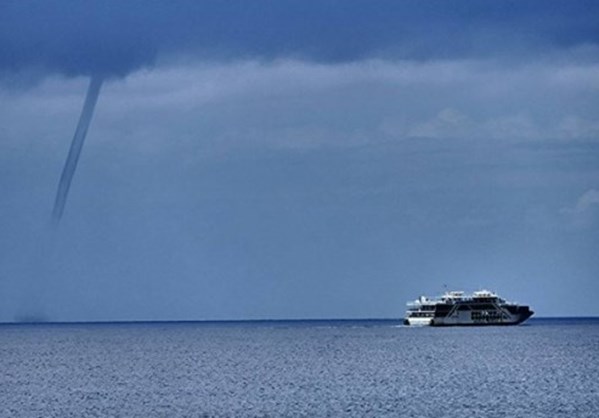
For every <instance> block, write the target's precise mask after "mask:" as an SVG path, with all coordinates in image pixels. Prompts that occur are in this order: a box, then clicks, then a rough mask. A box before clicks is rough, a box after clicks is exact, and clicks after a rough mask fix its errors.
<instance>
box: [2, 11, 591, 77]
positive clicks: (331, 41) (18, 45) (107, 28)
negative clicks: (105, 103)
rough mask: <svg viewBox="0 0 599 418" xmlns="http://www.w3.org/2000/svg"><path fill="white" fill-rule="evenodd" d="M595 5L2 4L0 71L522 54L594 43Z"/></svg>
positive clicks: (121, 71)
mask: <svg viewBox="0 0 599 418" xmlns="http://www.w3.org/2000/svg"><path fill="white" fill-rule="evenodd" d="M597 16H599V3H598V2H595V1H587V0H583V1H571V0H560V1H540V0H529V1H493V2H491V1H478V2H472V1H451V2H448V1H440V0H437V1H416V0H413V1H402V2H400V1H394V0H381V1H375V2H373V1H369V0H318V1H316V0H285V1H282V0H262V1H246V0H230V1H218V0H206V1H188V0H180V1H137V0H131V1H115V0H108V1H66V0H58V1H48V2H41V1H23V0H19V1H9V0H6V1H3V2H1V3H0V73H4V74H5V75H6V74H15V73H18V72H19V71H22V70H25V69H27V70H28V71H36V70H37V71H38V72H39V73H45V72H58V73H63V74H66V75H92V74H96V75H104V76H122V75H126V74H127V73H129V72H131V71H133V70H135V69H138V68H140V67H142V66H147V65H152V63H154V61H155V59H156V57H157V56H158V55H159V54H163V55H168V54H191V55H193V56H195V57H199V58H204V59H212V60H214V59H217V60H222V59H232V58H235V59H243V58H252V59H256V58H258V59H273V58H277V57H292V58H299V59H308V60H316V61H321V62H339V61H352V60H358V59H363V58H389V59H418V60H425V59H435V58H469V57H480V56H483V57H485V56H516V57H518V56H528V55H529V54H531V53H539V52H543V51H547V50H551V49H555V48H571V47H575V46H577V45H588V44H596V43H598V40H599V24H598V22H599V19H597Z"/></svg>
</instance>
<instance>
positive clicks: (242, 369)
mask: <svg viewBox="0 0 599 418" xmlns="http://www.w3.org/2000/svg"><path fill="white" fill-rule="evenodd" d="M0 416H2V417H13V416H14V417H68V416H74V417H75V416H76V417H81V416H122V417H146V418H147V417H161V416H164V417H167V416H168V417H171V416H189V417H196V416H235V417H237V416H273V417H286V416H310V417H312V416H376V417H381V416H392V417H397V416H406V417H460V418H463V417H469V416H480V417H598V416H599V320H596V319H594V320H582V319H579V320H538V319H537V320H531V321H530V322H529V323H528V324H527V325H524V326H518V327H488V328H407V327H401V326H395V324H394V323H393V322H388V321H370V322H288V323H281V322H277V323H228V324H226V323H224V324H223V323H221V324H206V323H204V324H202V323H162V324H160V323H158V324H95V325H93V324H77V325H3V326H0Z"/></svg>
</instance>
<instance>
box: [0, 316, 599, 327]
mask: <svg viewBox="0 0 599 418" xmlns="http://www.w3.org/2000/svg"><path fill="white" fill-rule="evenodd" d="M573 319H579V320H585V319H586V320H599V315H596V316H539V317H534V318H530V319H528V320H527V321H526V322H530V321H539V320H573ZM293 322H304V323H310V322H313V323H318V322H342V323H351V322H397V323H400V324H401V323H402V322H403V318H303V319H293V318H287V319H157V320H147V319H139V320H135V319H134V320H112V321H44V320H32V321H27V320H23V321H0V325H83V324H86V325H109V324H123V325H126V324H194V323H197V324H227V323H228V324H242V323H293Z"/></svg>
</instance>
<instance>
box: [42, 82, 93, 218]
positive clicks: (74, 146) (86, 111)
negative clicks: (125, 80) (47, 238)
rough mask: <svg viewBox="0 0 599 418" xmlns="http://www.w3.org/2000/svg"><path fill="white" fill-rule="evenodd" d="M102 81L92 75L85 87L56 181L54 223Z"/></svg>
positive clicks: (63, 199) (61, 208) (65, 195)
mask: <svg viewBox="0 0 599 418" xmlns="http://www.w3.org/2000/svg"><path fill="white" fill-rule="evenodd" d="M103 81H104V80H103V79H102V77H96V76H94V77H92V78H91V80H90V83H89V87H88V88H87V95H86V97H85V103H84V104H83V109H82V110H81V116H80V117H79V123H78V124H77V129H76V130H75V135H74V136H73V141H72V142H71V148H70V149H69V154H68V156H67V159H66V161H65V163H64V168H63V169H62V175H61V176H60V182H59V183H58V190H57V191H56V199H55V201H54V209H53V210H52V221H53V223H54V224H55V225H57V224H58V223H59V222H60V219H61V218H62V214H63V212H64V207H65V204H66V201H67V196H68V194H69V188H70V187H71V182H72V180H73V175H74V174H75V169H76V168H77V162H78V161H79V156H80V154H81V149H82V148H83V143H84V141H85V136H86V134H87V130H88V128H89V124H90V122H91V119H92V117H93V115H94V108H95V107H96V102H97V101H98V96H99V95H100V88H101V87H102V82H103Z"/></svg>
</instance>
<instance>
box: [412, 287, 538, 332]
mask: <svg viewBox="0 0 599 418" xmlns="http://www.w3.org/2000/svg"><path fill="white" fill-rule="evenodd" d="M533 314H534V312H533V311H531V310H530V308H529V307H528V306H524V305H519V304H517V303H512V302H508V301H506V300H505V299H502V298H500V297H499V296H498V295H497V294H496V293H493V292H491V291H488V290H479V291H476V292H473V293H472V294H465V293H464V292H462V291H450V292H446V293H445V294H444V295H443V296H441V297H437V298H433V299H429V298H427V297H425V296H421V297H420V298H418V299H417V300H415V301H413V302H408V310H407V312H406V316H405V319H404V325H430V326H457V325H518V324H521V323H522V322H524V321H526V320H527V319H528V318H530V317H531V316H532V315H533Z"/></svg>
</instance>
